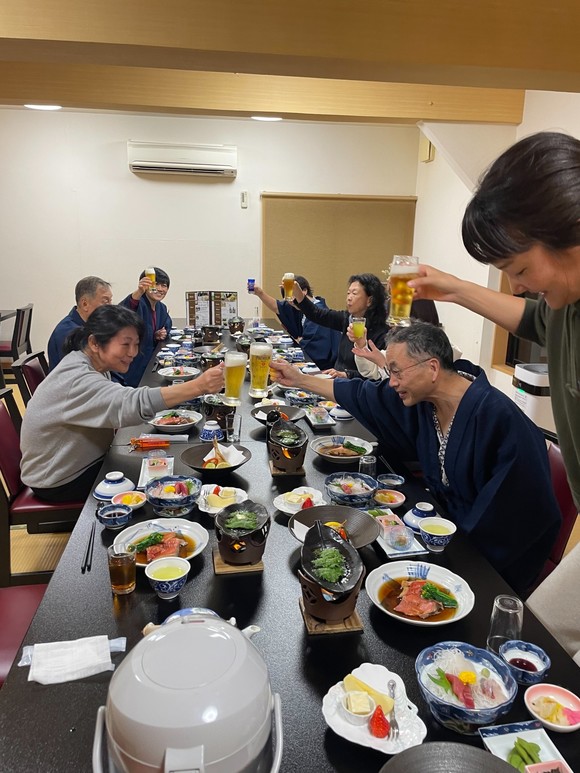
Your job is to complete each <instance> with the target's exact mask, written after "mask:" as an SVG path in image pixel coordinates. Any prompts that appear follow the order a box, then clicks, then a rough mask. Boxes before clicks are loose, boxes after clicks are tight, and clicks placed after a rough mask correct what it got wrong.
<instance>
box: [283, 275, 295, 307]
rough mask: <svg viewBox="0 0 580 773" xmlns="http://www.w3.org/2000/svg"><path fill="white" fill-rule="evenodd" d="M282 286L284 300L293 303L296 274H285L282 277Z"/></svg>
mask: <svg viewBox="0 0 580 773" xmlns="http://www.w3.org/2000/svg"><path fill="white" fill-rule="evenodd" d="M282 285H283V286H284V300H286V301H291V300H293V298H294V274H291V273H288V274H284V276H283V277H282Z"/></svg>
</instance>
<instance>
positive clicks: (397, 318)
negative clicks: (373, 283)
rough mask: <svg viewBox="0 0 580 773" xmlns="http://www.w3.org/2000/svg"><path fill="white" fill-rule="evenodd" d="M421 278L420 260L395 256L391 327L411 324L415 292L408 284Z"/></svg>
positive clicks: (412, 256)
mask: <svg viewBox="0 0 580 773" xmlns="http://www.w3.org/2000/svg"><path fill="white" fill-rule="evenodd" d="M418 276H419V258H417V257H415V256H414V255H395V256H394V258H393V263H392V264H391V273H390V276H389V282H390V288H391V306H390V313H389V319H388V323H389V325H399V326H403V327H405V326H409V325H410V324H411V319H410V317H411V304H412V303H413V295H414V294H415V291H414V290H413V288H412V287H409V285H408V282H410V281H411V279H416V278H417V277H418Z"/></svg>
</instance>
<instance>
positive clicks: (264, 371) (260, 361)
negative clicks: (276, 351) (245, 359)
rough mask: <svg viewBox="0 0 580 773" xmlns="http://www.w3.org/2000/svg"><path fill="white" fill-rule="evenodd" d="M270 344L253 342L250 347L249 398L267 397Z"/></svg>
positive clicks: (270, 357)
mask: <svg viewBox="0 0 580 773" xmlns="http://www.w3.org/2000/svg"><path fill="white" fill-rule="evenodd" d="M271 359H272V346H271V344H267V343H261V342H258V341H254V343H252V344H251V346H250V379H251V381H250V391H249V395H250V397H267V396H268V374H269V372H270V360H271Z"/></svg>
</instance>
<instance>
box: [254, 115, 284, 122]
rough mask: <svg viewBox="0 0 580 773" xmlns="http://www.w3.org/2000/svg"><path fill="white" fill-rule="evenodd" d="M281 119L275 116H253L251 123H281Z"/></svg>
mask: <svg viewBox="0 0 580 773" xmlns="http://www.w3.org/2000/svg"><path fill="white" fill-rule="evenodd" d="M281 120H282V118H280V117H279V116H277V115H253V116H252V121H281Z"/></svg>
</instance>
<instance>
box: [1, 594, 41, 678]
mask: <svg viewBox="0 0 580 773" xmlns="http://www.w3.org/2000/svg"><path fill="white" fill-rule="evenodd" d="M46 588H47V586H46V585H18V586H15V587H14V588H0V687H1V686H2V685H3V684H4V680H5V679H6V675H7V674H8V672H9V671H10V667H11V666H12V663H13V661H14V659H15V658H16V657H17V656H19V655H20V646H21V645H22V640H23V639H24V637H25V636H26V632H27V631H28V628H29V626H30V623H31V622H32V618H33V617H34V615H35V614H36V610H37V609H38V605H39V604H40V602H41V601H42V597H43V596H44V591H45V590H46Z"/></svg>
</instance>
